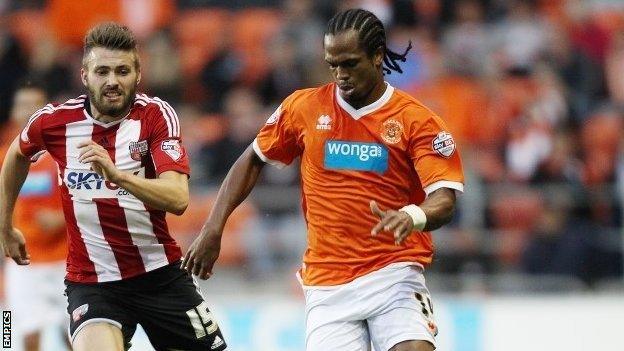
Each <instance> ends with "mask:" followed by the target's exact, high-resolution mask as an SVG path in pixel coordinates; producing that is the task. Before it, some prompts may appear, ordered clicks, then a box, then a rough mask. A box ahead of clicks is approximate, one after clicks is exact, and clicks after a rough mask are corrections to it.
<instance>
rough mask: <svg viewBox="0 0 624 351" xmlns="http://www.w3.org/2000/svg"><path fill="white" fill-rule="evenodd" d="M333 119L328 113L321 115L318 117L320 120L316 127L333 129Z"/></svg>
mask: <svg viewBox="0 0 624 351" xmlns="http://www.w3.org/2000/svg"><path fill="white" fill-rule="evenodd" d="M331 121H332V119H331V117H329V116H328V115H321V116H320V117H319V118H318V121H317V123H316V129H320V130H330V129H331Z"/></svg>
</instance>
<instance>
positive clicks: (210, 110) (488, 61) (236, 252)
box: [0, 0, 624, 288]
mask: <svg viewBox="0 0 624 351" xmlns="http://www.w3.org/2000/svg"><path fill="white" fill-rule="evenodd" d="M351 7H363V8H366V9H369V10H371V11H373V12H374V13H375V14H377V16H379V17H380V19H382V21H383V22H384V24H385V26H386V30H387V35H388V40H389V46H390V47H391V48H392V49H393V50H395V51H398V52H403V50H404V49H405V48H406V47H407V45H408V42H409V41H411V42H412V44H413V49H412V51H410V52H409V54H408V56H407V61H406V62H405V63H403V64H402V67H403V71H404V72H403V74H397V73H392V74H390V75H388V76H387V80H388V81H389V82H390V83H391V84H392V85H394V86H395V87H398V88H400V89H403V90H405V91H407V92H409V93H410V94H412V95H413V96H415V97H416V98H417V99H419V100H420V101H422V102H423V103H424V104H425V105H426V106H428V107H429V108H431V109H432V110H433V111H435V112H436V113H437V114H439V115H440V116H441V117H442V118H443V119H444V120H446V122H447V124H448V125H449V128H450V130H451V132H452V133H453V135H454V137H455V139H456V140H457V141H458V143H459V145H460V149H459V150H460V152H461V153H462V157H463V160H464V167H465V171H466V173H467V177H468V178H467V184H466V189H467V191H466V194H464V195H462V196H461V200H460V207H459V210H458V214H457V216H456V220H455V221H454V223H453V224H452V225H451V226H449V227H448V228H445V229H443V230H440V231H439V232H438V233H437V234H435V235H434V237H435V238H436V246H437V250H438V253H437V256H436V259H435V261H434V264H433V266H432V268H431V270H432V271H435V272H439V273H444V274H449V275H450V276H456V275H457V274H485V275H491V276H494V275H497V274H500V273H504V274H508V273H527V274H530V275H539V276H541V275H546V276H562V277H568V278H570V279H574V280H577V281H579V282H582V284H583V286H587V287H593V286H600V284H604V282H608V281H613V280H617V279H621V278H622V271H623V267H624V263H623V259H622V251H623V248H624V244H623V243H624V232H623V231H622V217H623V215H622V213H623V210H622V202H623V199H624V157H623V155H624V153H623V152H622V151H623V150H624V149H623V148H624V115H623V114H624V2H622V1H609V0H594V1H584V0H532V1H531V0H394V1H390V0H353V1H351V0H348V1H347V0H345V1H330V0H323V1H313V0H283V1H278V0H274V1H242V0H241V1H209V0H180V1H173V0H90V1H75V0H49V1H43V0H39V1H37V0H27V1H9V0H0V128H2V124H3V123H4V124H7V122H6V121H7V120H8V117H9V111H10V102H11V97H12V94H13V90H14V88H15V86H16V85H17V84H19V82H20V81H22V80H24V79H37V80H39V81H42V82H44V84H45V87H46V89H47V90H48V93H49V94H50V96H51V97H52V101H59V102H62V101H64V100H66V99H68V98H71V97H74V96H76V95H78V94H81V93H82V86H81V83H80V79H79V71H80V59H81V51H82V46H81V45H82V38H83V36H84V33H85V32H86V30H87V29H88V28H89V27H90V26H92V25H93V24H94V23H97V22H100V21H103V20H114V21H118V22H122V23H124V24H126V25H128V26H129V27H130V28H131V29H132V30H133V31H134V32H135V34H136V35H137V37H138V38H139V40H140V55H141V65H142V71H143V80H142V83H141V87H140V89H141V90H142V91H144V92H146V93H148V94H151V95H156V96H159V97H161V98H162V99H165V100H167V101H169V102H170V103H171V104H172V105H173V106H174V107H175V108H176V110H177V112H178V115H179V116H180V118H181V121H182V124H183V127H182V128H183V138H184V143H185V144H186V147H187V148H188V150H189V154H190V156H191V160H192V171H193V175H192V178H191V179H192V184H193V186H194V187H195V189H197V190H196V191H194V192H193V198H192V200H191V202H192V203H191V207H190V208H189V210H188V213H187V214H186V215H184V216H183V217H181V218H172V221H173V223H172V226H173V227H174V228H175V232H177V233H178V235H179V237H180V241H181V242H182V243H183V244H188V242H189V241H190V240H192V238H193V237H194V235H195V234H196V233H197V231H198V229H199V228H200V227H201V224H202V221H203V219H204V218H205V215H206V213H207V211H208V209H209V207H210V203H211V202H212V201H213V198H214V187H215V186H217V185H219V184H220V182H221V180H222V179H223V177H224V176H225V174H226V172H227V170H228V169H229V167H230V166H231V165H232V163H233V162H234V161H235V160H236V158H237V157H238V155H240V153H241V152H242V151H243V150H244V149H245V148H246V147H247V146H248V145H249V144H250V143H251V141H252V140H253V138H254V137H255V134H256V132H257V131H258V129H259V128H260V126H261V125H262V124H263V123H264V121H265V120H266V118H267V117H268V116H269V115H270V114H271V113H272V111H273V110H274V109H275V108H276V106H277V105H278V104H279V103H280V101H281V100H282V99H284V98H285V97H286V96H288V95H289V94H290V93H291V92H292V91H294V90H296V89H300V88H305V87H312V86H316V85H320V84H324V83H325V82H328V81H330V79H331V77H330V76H329V72H328V69H327V66H326V64H325V63H324V60H323V46H322V35H323V32H324V26H325V23H326V22H327V20H328V19H329V18H330V17H331V16H332V14H334V13H335V12H336V11H338V10H341V9H344V8H351ZM0 137H2V138H4V139H1V140H0V143H1V144H2V145H6V144H7V143H9V142H10V139H8V138H9V136H7V135H3V134H2V133H0ZM297 167H298V166H297V165H294V166H291V167H289V168H287V169H285V170H280V171H278V170H274V169H270V168H269V169H266V171H265V172H264V173H263V178H262V179H261V182H262V186H261V187H260V189H258V191H256V193H255V196H253V197H252V199H251V200H250V201H248V202H247V203H246V204H245V206H243V207H242V208H241V209H239V210H238V211H237V213H236V214H235V217H234V218H233V220H232V221H230V224H229V227H228V229H227V232H228V234H226V240H224V248H223V254H222V257H221V258H220V262H221V264H223V265H226V266H227V265H230V266H232V267H234V268H240V267H243V268H244V269H245V270H246V271H247V272H248V273H249V275H250V276H253V277H262V276H263V274H268V273H270V272H272V271H273V270H276V269H280V268H283V267H289V268H292V267H294V266H295V265H297V264H298V262H299V260H300V256H301V254H302V250H303V247H304V245H305V240H306V239H305V229H304V224H303V222H302V220H301V217H300V214H299V213H298V207H299V206H298V205H299V190H298V169H297ZM457 276H459V275H457ZM486 285H487V284H486ZM460 288H461V287H460ZM486 288H487V286H486Z"/></svg>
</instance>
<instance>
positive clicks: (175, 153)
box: [160, 139, 184, 161]
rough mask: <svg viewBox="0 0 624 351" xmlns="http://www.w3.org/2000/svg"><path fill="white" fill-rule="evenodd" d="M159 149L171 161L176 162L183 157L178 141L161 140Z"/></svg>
mask: <svg viewBox="0 0 624 351" xmlns="http://www.w3.org/2000/svg"><path fill="white" fill-rule="evenodd" d="M160 149H161V150H162V151H164V152H165V153H166V154H167V155H169V157H171V159H172V160H174V161H178V160H179V159H180V158H182V156H183V155H184V150H183V149H182V146H181V145H180V140H177V139H168V140H163V141H162V143H161V144H160Z"/></svg>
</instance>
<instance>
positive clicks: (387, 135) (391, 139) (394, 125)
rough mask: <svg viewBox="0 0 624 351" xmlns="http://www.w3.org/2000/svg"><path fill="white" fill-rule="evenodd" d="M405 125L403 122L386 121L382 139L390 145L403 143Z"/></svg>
mask: <svg viewBox="0 0 624 351" xmlns="http://www.w3.org/2000/svg"><path fill="white" fill-rule="evenodd" d="M402 135H403V125H402V124H401V122H399V121H397V120H394V119H389V120H387V121H385V122H384V123H383V125H382V129H381V138H382V139H383V140H384V141H385V142H386V143H388V144H396V143H398V142H399V141H401V136H402Z"/></svg>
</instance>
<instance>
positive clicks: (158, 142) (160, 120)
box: [149, 99, 190, 175]
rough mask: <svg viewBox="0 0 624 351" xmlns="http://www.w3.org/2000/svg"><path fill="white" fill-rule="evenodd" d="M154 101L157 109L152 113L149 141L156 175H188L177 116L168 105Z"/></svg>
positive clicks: (187, 159) (188, 168)
mask: <svg viewBox="0 0 624 351" xmlns="http://www.w3.org/2000/svg"><path fill="white" fill-rule="evenodd" d="M155 100H156V101H157V103H156V105H157V106H158V108H154V109H153V112H152V116H151V117H152V119H151V123H152V124H153V127H152V129H151V135H150V138H149V140H150V151H151V153H152V159H153V161H154V167H155V169H156V174H161V173H163V172H166V171H176V172H179V173H183V174H186V175H190V166H189V158H188V154H187V152H186V149H185V148H184V145H183V144H182V137H181V132H180V121H179V119H178V115H177V114H176V112H175V111H174V110H173V108H172V107H171V106H170V105H169V104H168V103H166V102H164V101H162V100H160V99H155Z"/></svg>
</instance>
